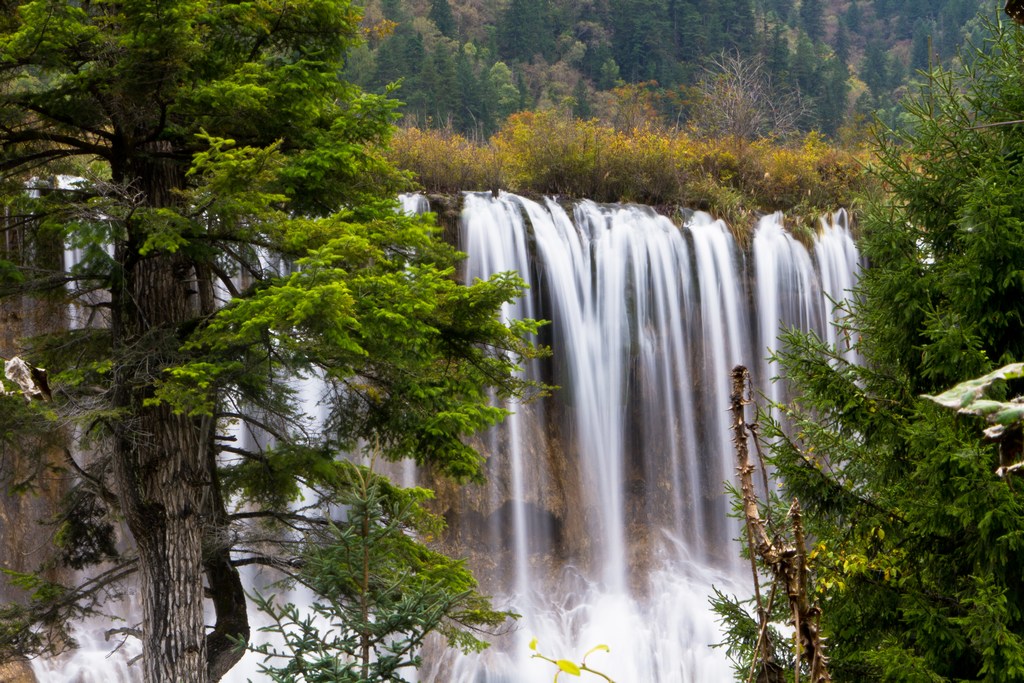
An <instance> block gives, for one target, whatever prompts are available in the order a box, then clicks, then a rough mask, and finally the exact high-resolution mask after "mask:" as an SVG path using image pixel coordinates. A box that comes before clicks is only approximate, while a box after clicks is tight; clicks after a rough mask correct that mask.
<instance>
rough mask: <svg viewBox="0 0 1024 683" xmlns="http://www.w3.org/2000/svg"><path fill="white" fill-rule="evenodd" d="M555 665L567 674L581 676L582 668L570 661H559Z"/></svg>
mask: <svg viewBox="0 0 1024 683" xmlns="http://www.w3.org/2000/svg"><path fill="white" fill-rule="evenodd" d="M555 664H557V665H558V668H559V669H561V670H562V671H564V672H565V673H567V674H572V675H573V676H579V675H580V668H579V667H578V666H576V665H575V664H573V663H572V662H570V661H569V660H568V659H559V660H557V661H556V662H555Z"/></svg>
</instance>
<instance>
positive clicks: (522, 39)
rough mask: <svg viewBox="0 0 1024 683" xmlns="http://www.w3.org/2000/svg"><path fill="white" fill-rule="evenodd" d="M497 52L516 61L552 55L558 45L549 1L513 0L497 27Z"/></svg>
mask: <svg viewBox="0 0 1024 683" xmlns="http://www.w3.org/2000/svg"><path fill="white" fill-rule="evenodd" d="M495 33H496V34H497V42H498V54H500V55H501V57H502V58H503V59H507V60H509V61H513V62H529V61H530V60H532V59H533V58H534V56H536V55H540V56H542V57H550V56H551V54H552V52H553V50H554V45H555V34H554V32H553V28H552V22H551V4H550V2H549V0H511V2H510V3H509V4H508V7H506V8H505V11H504V12H502V13H501V16H500V18H499V19H498V23H497V25H496V26H495Z"/></svg>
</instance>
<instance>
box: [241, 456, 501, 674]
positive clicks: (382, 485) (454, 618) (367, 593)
mask: <svg viewBox="0 0 1024 683" xmlns="http://www.w3.org/2000/svg"><path fill="white" fill-rule="evenodd" d="M344 480H345V485H344V486H342V487H341V489H340V490H339V495H338V497H336V498H335V499H333V500H332V501H330V502H331V503H333V504H334V505H336V506H343V507H341V508H340V509H343V510H344V511H345V514H344V518H343V519H339V520H335V521H332V522H330V523H329V524H327V525H326V526H325V528H323V529H318V530H316V531H314V532H310V533H308V534H307V537H306V538H305V539H304V540H303V547H304V551H303V553H302V555H301V557H302V569H301V570H300V572H299V574H298V575H297V576H296V577H295V578H294V579H292V580H291V581H288V582H286V584H285V587H288V588H292V587H293V585H292V584H293V583H296V582H298V583H301V584H302V585H304V586H306V587H307V588H309V589H310V590H311V591H312V592H313V593H314V594H315V595H316V596H317V599H316V600H315V602H314V604H313V607H312V614H305V615H304V614H302V613H301V612H300V611H299V610H298V608H296V607H295V605H292V604H285V605H281V604H278V603H277V602H276V601H275V600H274V599H272V598H267V597H257V605H258V606H259V608H260V609H261V610H262V611H264V612H265V613H267V614H269V615H270V616H271V617H272V618H273V621H272V624H271V625H270V626H267V627H264V628H263V629H262V630H263V631H265V632H269V633H274V634H276V635H278V636H279V637H280V639H281V640H282V641H283V643H284V646H283V649H278V647H277V646H274V645H270V644H264V645H260V646H257V647H254V648H253V650H255V651H256V652H258V653H259V654H261V655H263V657H262V664H261V665H260V669H261V672H262V673H265V674H269V675H270V677H271V679H272V680H274V681H282V682H283V681H287V682H288V683H300V682H307V681H309V682H312V681H332V682H334V683H376V682H378V681H379V682H381V683H383V682H384V681H392V682H395V683H400V682H402V681H405V680H406V679H405V678H404V675H405V671H406V670H407V669H412V668H415V667H417V666H418V665H419V654H418V653H419V650H420V648H421V646H422V645H423V641H424V639H425V638H426V637H427V635H429V634H431V633H441V634H442V635H444V636H446V637H447V639H448V642H449V644H450V645H451V646H452V647H456V648H459V649H461V650H463V651H466V652H477V651H479V650H481V649H483V648H484V647H486V643H484V642H482V641H480V640H479V639H478V638H477V637H476V636H475V635H474V634H473V633H472V632H470V631H468V630H466V627H468V626H471V627H472V628H473V629H474V630H483V631H487V630H489V629H493V628H497V627H500V626H501V625H502V624H503V623H504V622H505V621H506V620H508V619H509V618H510V617H511V616H513V615H511V614H510V613H508V612H496V611H494V610H493V609H491V608H490V605H489V604H488V601H487V600H486V599H485V598H483V597H482V596H481V595H480V594H479V593H477V591H476V580H475V579H474V578H473V576H472V574H470V572H469V571H468V570H467V569H466V568H465V566H464V563H463V562H462V561H457V560H452V559H451V558H448V557H445V556H444V555H441V554H440V553H437V552H434V551H432V550H430V549H429V548H427V547H426V546H425V545H424V544H423V543H421V542H420V541H418V540H417V538H422V537H430V536H436V535H437V534H438V533H439V532H440V531H441V530H442V527H443V520H442V519H441V518H439V517H437V516H435V515H432V514H430V513H429V512H428V511H427V510H426V509H425V508H424V504H425V502H426V501H427V500H428V499H429V498H430V495H431V494H430V492H429V491H426V490H424V489H399V488H396V487H394V486H392V485H391V484H390V483H389V482H388V481H387V480H386V479H384V478H383V477H381V476H379V475H377V474H375V473H373V472H372V471H370V470H368V469H365V468H357V467H354V466H353V467H352V468H351V471H349V472H346V473H345V476H344ZM336 509H339V508H336ZM326 516H327V515H325V517H326ZM353 559H354V560H355V561H353ZM318 619H319V621H318ZM318 624H322V626H321V625H318Z"/></svg>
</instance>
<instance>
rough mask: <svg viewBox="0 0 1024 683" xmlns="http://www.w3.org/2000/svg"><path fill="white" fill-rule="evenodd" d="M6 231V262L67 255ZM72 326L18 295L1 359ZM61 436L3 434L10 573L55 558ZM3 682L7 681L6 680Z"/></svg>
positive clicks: (58, 309)
mask: <svg viewBox="0 0 1024 683" xmlns="http://www.w3.org/2000/svg"><path fill="white" fill-rule="evenodd" d="M4 232H5V242H4V243H3V244H0V258H4V259H7V260H14V261H19V260H21V259H24V258H27V256H26V253H32V258H34V259H60V258H62V257H63V251H62V250H61V249H58V248H57V247H56V245H49V248H47V245H33V248H32V249H23V248H22V244H21V242H20V239H19V231H18V230H17V229H14V228H12V229H8V230H6V231H4ZM66 324H67V317H66V315H65V311H64V308H63V306H62V305H60V304H56V303H55V304H52V305H39V304H38V302H35V303H33V304H31V305H30V303H29V302H28V301H27V300H22V299H20V298H18V297H6V298H3V299H0V358H3V359H5V360H6V359H10V358H12V357H13V356H16V355H19V354H22V353H23V352H24V344H23V342H22V340H23V339H24V338H26V337H28V336H31V335H35V334H43V333H46V332H49V331H56V330H60V329H62V328H63V327H64V326H65V325H66ZM0 371H2V368H0ZM60 436H61V435H58V434H47V435H41V436H39V437H38V438H34V439H26V438H23V437H22V438H17V439H10V440H8V439H4V438H3V437H2V436H0V529H2V530H3V537H2V539H3V540H2V547H0V565H2V566H3V567H5V568H7V569H12V570H14V571H32V570H35V569H37V568H38V567H39V566H41V565H42V564H43V563H44V561H45V560H46V559H47V558H49V557H50V556H52V552H53V549H52V536H53V531H54V529H53V527H51V526H47V525H46V524H45V521H46V520H48V519H50V518H51V517H52V516H53V514H54V511H55V510H56V504H57V501H58V500H59V499H60V496H61V494H62V492H63V491H64V486H65V481H64V479H63V477H62V475H61V474H60V472H59V468H60V466H61V463H62V462H63V456H62V454H63V445H64V444H63V442H62V440H61V438H60ZM39 472H45V473H46V475H45V476H42V477H39V478H38V479H37V481H38V486H36V487H33V488H32V489H30V490H29V493H28V495H24V494H23V493H20V492H19V493H15V492H14V491H13V490H12V489H20V490H23V489H24V486H25V484H26V483H27V482H30V481H33V479H36V478H35V477H34V475H35V474H36V473H39ZM51 578H55V577H53V576H51ZM20 597H21V596H19V595H18V594H17V592H14V591H11V590H10V589H9V588H8V586H7V583H6V582H5V581H0V601H9V600H15V599H19V598H20ZM11 666H14V664H12V665H11ZM0 680H5V679H3V678H2V677H0ZM13 680H20V679H13Z"/></svg>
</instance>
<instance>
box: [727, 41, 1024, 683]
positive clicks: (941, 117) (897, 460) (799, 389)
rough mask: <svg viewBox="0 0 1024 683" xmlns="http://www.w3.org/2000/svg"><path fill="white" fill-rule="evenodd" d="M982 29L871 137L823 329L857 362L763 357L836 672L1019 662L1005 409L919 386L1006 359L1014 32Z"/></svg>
mask: <svg viewBox="0 0 1024 683" xmlns="http://www.w3.org/2000/svg"><path fill="white" fill-rule="evenodd" d="M989 29H990V30H991V31H993V33H994V39H993V41H992V42H991V44H989V45H986V46H984V48H983V49H979V50H978V51H976V52H972V53H970V54H965V55H964V56H963V62H964V68H963V69H962V70H959V71H955V72H953V71H942V70H937V71H935V72H933V73H932V74H931V75H930V76H929V79H928V81H927V83H926V86H925V89H924V91H923V92H922V93H921V94H920V95H919V96H917V97H915V98H913V99H911V100H910V101H908V102H907V104H906V111H905V115H906V116H908V117H909V118H910V119H911V122H912V125H910V126H907V127H906V128H903V129H900V130H891V129H890V130H883V131H881V132H880V135H879V137H878V155H879V156H878V162H877V166H876V167H875V173H876V174H877V176H878V177H879V179H880V180H882V181H883V182H884V184H885V187H886V188H888V190H889V192H888V194H887V195H886V196H885V197H883V198H880V199H879V200H878V201H877V202H875V203H872V204H871V205H870V206H869V207H868V209H867V211H866V213H865V216H864V218H863V221H862V223H861V231H862V240H861V248H862V250H863V254H864V256H865V257H866V259H867V260H868V262H869V263H870V267H869V268H868V269H867V270H866V271H865V273H864V275H863V277H862V279H861V282H860V285H859V287H858V290H857V294H858V295H859V296H858V298H857V299H856V301H857V303H855V304H854V305H853V308H852V311H851V312H850V313H851V314H852V315H851V317H848V318H846V322H845V323H844V327H843V330H842V331H844V332H845V333H846V337H847V340H848V342H849V343H853V344H855V346H856V348H857V350H858V351H859V352H860V353H861V354H862V357H863V360H864V362H863V363H858V364H854V363H851V362H850V361H849V358H848V354H847V353H846V349H845V346H846V345H845V344H844V345H843V347H841V348H839V349H836V348H829V347H828V346H826V345H825V344H824V343H822V342H821V341H819V340H817V339H815V338H814V337H813V336H808V335H802V334H789V335H787V336H786V338H785V344H784V346H783V348H784V351H783V352H782V353H781V354H780V357H779V360H780V362H781V364H782V366H783V368H784V369H785V373H784V374H785V376H786V377H787V382H789V383H790V385H791V387H792V389H793V391H794V392H795V398H794V400H793V401H792V402H790V403H788V404H787V405H785V406H782V407H781V410H780V412H779V413H778V415H779V416H780V419H782V420H784V422H785V428H783V426H782V425H780V424H778V423H770V424H769V426H768V427H767V428H766V430H765V433H764V436H765V438H766V441H767V442H768V443H770V444H773V451H774V456H773V458H772V459H771V464H772V465H773V466H774V468H775V470H776V472H777V473H778V475H779V476H780V477H781V480H782V482H783V483H784V486H785V494H786V496H787V497H795V498H797V499H799V501H800V503H801V504H802V506H803V509H804V512H805V516H804V521H805V523H806V527H807V535H808V537H809V538H814V539H815V541H816V547H815V548H814V549H813V551H812V552H811V555H810V556H811V558H812V561H813V563H814V566H813V573H814V582H815V586H816V588H815V590H816V591H817V595H818V596H819V597H821V598H822V600H821V603H820V604H821V618H822V628H823V629H824V632H825V635H826V636H827V637H828V640H829V643H830V652H829V654H830V655H831V657H832V661H831V665H830V666H831V667H832V672H833V674H834V675H835V679H836V680H844V681H864V680H877V681H940V680H956V681H988V682H993V683H995V682H1003V681H1020V680H1024V613H1022V612H1021V610H1020V609H1019V606H1020V605H1021V604H1022V601H1024V574H1022V572H1021V566H1022V564H1024V543H1022V542H1021V539H1022V538H1024V496H1022V494H1021V492H1020V491H1018V489H1020V488H1021V487H1020V486H1019V484H1020V482H1019V481H1017V480H1016V479H1017V477H1018V476H1019V475H1018V474H1016V473H1013V472H1008V471H1007V468H1008V467H1012V465H1014V464H1016V462H1018V461H1020V460H1021V454H1022V449H1021V431H1020V423H1019V419H1018V420H1017V421H1014V419H1013V417H1012V415H1011V417H1010V419H1008V420H1006V422H1005V424H1004V425H1002V426H1000V427H999V430H1000V431H999V432H997V431H994V427H995V426H993V427H991V428H990V429H989V430H988V431H987V432H986V433H985V434H983V433H982V429H984V428H985V423H984V422H983V421H982V420H980V419H979V418H977V417H973V416H972V415H974V414H977V410H974V409H971V408H969V406H968V403H969V402H970V401H972V400H973V398H974V397H976V396H977V395H979V394H980V389H979V385H978V384H977V383H975V384H974V385H973V389H972V390H971V394H970V396H969V397H968V396H965V398H962V399H959V401H958V405H960V406H961V407H963V408H965V410H964V412H965V413H966V414H965V415H963V416H957V415H956V414H955V413H954V412H953V411H951V410H948V409H946V408H940V407H938V406H937V405H935V404H934V403H933V402H932V401H930V400H928V399H927V398H924V397H922V394H925V393H927V394H938V393H940V392H942V391H944V390H946V389H948V388H949V387H950V386H952V385H954V384H956V383H958V382H960V381H962V380H967V379H970V378H973V377H976V376H978V375H981V374H984V373H986V372H988V371H990V370H992V369H993V368H995V367H998V366H1001V365H1005V364H1006V363H1007V362H1008V361H1011V360H1019V359H1021V358H1024V278H1022V277H1021V270H1020V264H1021V263H1024V223H1022V220H1021V216H1024V196H1022V194H1021V193H1020V191H1019V187H1020V182H1021V173H1022V169H1024V165H1022V163H1021V159H1022V158H1024V127H1022V126H1021V125H1020V124H1019V121H1020V120H1021V119H1024V32H1021V31H1020V30H1019V29H1018V28H1016V27H1014V28H1009V29H1007V28H1006V27H1005V26H991V25H990V26H989ZM1017 382H1018V383H1017V384H1016V385H1014V384H1012V383H1006V382H1002V383H998V385H997V386H994V387H993V388H992V398H994V399H996V400H995V401H990V402H989V406H990V407H991V405H993V404H994V405H995V406H996V407H998V406H1002V405H1006V404H1004V403H1002V402H1001V401H1004V400H1005V399H1006V398H1009V397H1012V396H1014V395H1016V394H1019V393H1020V389H1021V385H1020V383H1019V380H1017ZM1009 405H1011V406H1016V408H1014V410H1015V411H1019V403H1013V404H1009ZM997 439H998V444H997V443H994V441H995V440H997ZM731 614H732V616H731V617H730V619H731V620H732V623H733V624H734V625H735V624H743V623H746V624H747V625H748V626H749V624H750V623H751V618H750V617H749V616H748V617H744V616H743V615H742V614H741V613H740V612H736V611H734V612H732V613H731ZM736 632H737V633H738V631H736Z"/></svg>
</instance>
